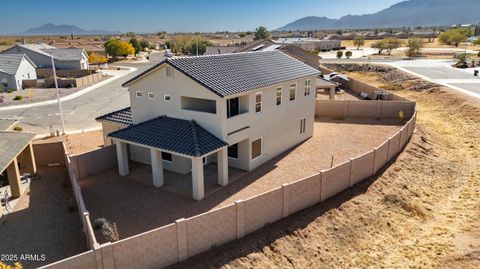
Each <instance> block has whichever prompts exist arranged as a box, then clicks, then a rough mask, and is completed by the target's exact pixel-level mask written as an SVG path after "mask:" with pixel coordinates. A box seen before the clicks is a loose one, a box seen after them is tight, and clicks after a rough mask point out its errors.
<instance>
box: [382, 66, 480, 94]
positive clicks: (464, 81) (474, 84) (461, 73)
mask: <svg viewBox="0 0 480 269" xmlns="http://www.w3.org/2000/svg"><path fill="white" fill-rule="evenodd" d="M388 64H389V65H391V66H394V67H397V68H399V69H401V70H403V71H405V72H408V73H410V74H412V75H416V76H419V77H421V78H423V79H425V80H428V81H431V82H435V83H438V84H441V85H444V86H447V87H450V88H452V89H454V90H457V91H460V92H462V93H465V94H468V95H470V96H474V97H477V98H480V77H475V76H473V70H475V69H476V70H480V68H478V67H477V68H469V69H456V68H452V67H451V65H453V64H454V61H452V60H415V61H396V62H391V63H388Z"/></svg>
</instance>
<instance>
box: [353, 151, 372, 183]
mask: <svg viewBox="0 0 480 269" xmlns="http://www.w3.org/2000/svg"><path fill="white" fill-rule="evenodd" d="M350 162H351V164H350V169H351V171H350V184H349V185H350V187H351V186H353V185H355V184H357V183H358V182H360V181H362V180H364V179H365V178H368V177H370V176H372V175H373V174H375V150H371V151H369V152H367V153H365V154H363V155H361V156H358V157H356V158H352V159H350Z"/></svg>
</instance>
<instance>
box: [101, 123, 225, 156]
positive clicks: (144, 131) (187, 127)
mask: <svg viewBox="0 0 480 269" xmlns="http://www.w3.org/2000/svg"><path fill="white" fill-rule="evenodd" d="M108 136H109V137H111V138H117V139H119V140H122V141H126V142H132V143H137V144H141V145H145V146H149V147H153V148H157V149H159V150H165V151H169V152H173V153H180V154H184V155H188V156H193V157H200V156H203V155H205V154H207V153H210V152H212V151H214V150H217V149H219V148H222V147H224V146H227V145H228V144H227V143H225V142H224V141H222V140H221V139H219V138H217V137H216V136H215V135H213V134H211V133H210V132H208V131H207V130H205V129H204V128H203V127H202V126H200V125H198V124H197V123H196V122H195V121H193V120H191V121H188V120H182V119H176V118H170V117H167V116H160V117H157V118H154V119H151V120H148V121H144V122H141V123H138V124H132V125H130V126H129V127H127V128H124V129H121V130H118V131H115V132H112V133H110V134H109V135H108Z"/></svg>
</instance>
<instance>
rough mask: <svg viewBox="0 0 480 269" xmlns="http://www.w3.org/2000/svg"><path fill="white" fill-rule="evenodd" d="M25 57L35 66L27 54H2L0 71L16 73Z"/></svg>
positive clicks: (0, 56)
mask: <svg viewBox="0 0 480 269" xmlns="http://www.w3.org/2000/svg"><path fill="white" fill-rule="evenodd" d="M23 57H25V58H26V59H27V60H28V61H29V62H30V63H32V65H33V66H35V64H34V63H33V62H32V61H31V60H30V59H28V57H27V56H26V55H25V54H0V72H3V73H6V74H10V75H15V74H16V73H17V70H18V67H19V66H20V63H21V62H22V59H23Z"/></svg>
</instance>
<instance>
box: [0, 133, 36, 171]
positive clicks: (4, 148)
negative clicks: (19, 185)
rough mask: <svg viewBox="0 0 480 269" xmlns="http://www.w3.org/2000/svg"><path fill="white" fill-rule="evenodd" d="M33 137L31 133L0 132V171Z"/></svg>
mask: <svg viewBox="0 0 480 269" xmlns="http://www.w3.org/2000/svg"><path fill="white" fill-rule="evenodd" d="M34 137H35V134H32V133H22V132H0V152H1V154H0V173H1V172H3V171H4V170H5V169H6V168H7V166H8V165H9V164H10V163H11V162H12V160H13V159H14V158H15V157H17V155H18V154H19V153H20V152H21V151H22V150H23V149H24V148H25V146H26V145H28V143H30V141H32V139H33V138H34Z"/></svg>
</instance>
